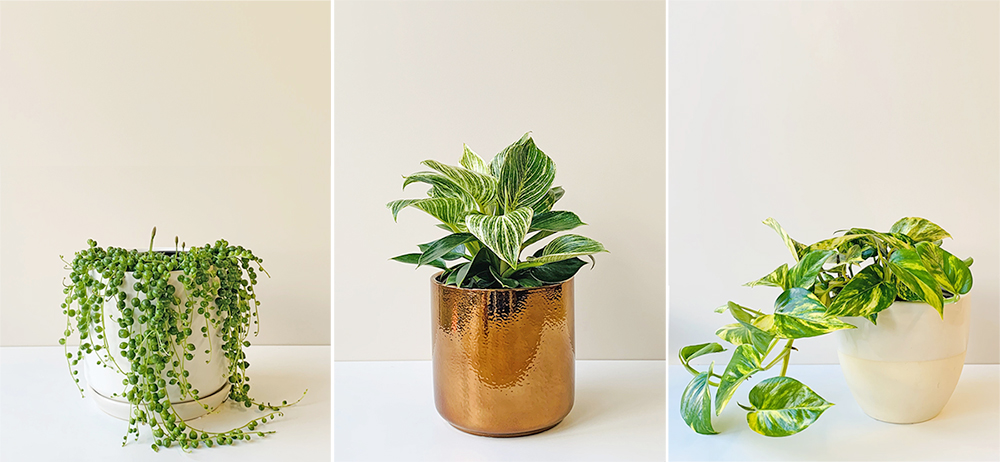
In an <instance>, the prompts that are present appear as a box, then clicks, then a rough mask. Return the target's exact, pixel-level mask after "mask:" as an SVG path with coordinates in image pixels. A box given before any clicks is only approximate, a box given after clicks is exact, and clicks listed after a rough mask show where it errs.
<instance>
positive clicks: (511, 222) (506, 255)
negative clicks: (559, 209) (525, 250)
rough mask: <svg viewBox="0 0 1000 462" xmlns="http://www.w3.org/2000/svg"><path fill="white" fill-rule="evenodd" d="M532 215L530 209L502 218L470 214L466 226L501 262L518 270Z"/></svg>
mask: <svg viewBox="0 0 1000 462" xmlns="http://www.w3.org/2000/svg"><path fill="white" fill-rule="evenodd" d="M532 214H533V212H532V211H531V208H530V207H521V208H519V209H517V210H514V211H512V212H510V213H507V214H505V215H500V216H492V215H483V214H481V213H470V214H469V215H467V216H466V217H465V225H466V226H467V227H468V228H469V232H470V233H472V235H473V236H476V238H477V239H479V241H480V242H482V243H483V244H486V246H487V247H489V248H490V250H492V251H493V253H495V254H497V256H498V257H500V259H501V260H503V261H505V262H507V264H508V265H510V266H511V267H512V268H516V267H517V259H518V254H520V253H521V242H523V241H524V236H525V235H526V234H528V227H529V226H531V216H532Z"/></svg>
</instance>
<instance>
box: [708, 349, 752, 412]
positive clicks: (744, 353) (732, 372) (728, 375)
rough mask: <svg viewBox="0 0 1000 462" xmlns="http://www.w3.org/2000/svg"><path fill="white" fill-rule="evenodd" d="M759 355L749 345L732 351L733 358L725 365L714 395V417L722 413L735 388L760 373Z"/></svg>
mask: <svg viewBox="0 0 1000 462" xmlns="http://www.w3.org/2000/svg"><path fill="white" fill-rule="evenodd" d="M760 370H761V369H760V355H759V354H758V353H757V350H755V349H754V347H753V346H751V345H740V346H738V347H736V351H733V357H732V358H731V359H730V360H729V364H728V365H726V371H725V372H723V373H722V379H720V380H719V391H718V394H716V395H715V415H719V414H721V413H722V410H723V409H725V407H726V403H728V402H729V400H730V398H732V397H733V393H736V388H737V387H739V386H740V384H741V383H743V381H744V380H746V379H748V378H749V377H750V374H753V373H755V372H757V371H760Z"/></svg>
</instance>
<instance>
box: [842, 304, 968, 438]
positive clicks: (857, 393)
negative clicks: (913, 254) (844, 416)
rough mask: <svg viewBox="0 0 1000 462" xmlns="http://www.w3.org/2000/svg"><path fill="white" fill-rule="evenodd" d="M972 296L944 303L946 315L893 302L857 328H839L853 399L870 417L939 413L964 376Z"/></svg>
mask: <svg viewBox="0 0 1000 462" xmlns="http://www.w3.org/2000/svg"><path fill="white" fill-rule="evenodd" d="M968 300H969V299H968V296H963V297H961V298H960V299H959V300H958V301H955V302H950V303H947V302H946V303H945V306H944V319H943V320H942V319H941V315H940V314H938V312H937V310H935V309H934V308H933V307H931V306H930V305H928V304H926V303H918V302H899V301H897V302H894V303H893V304H892V305H891V306H889V308H886V309H885V310H883V311H882V312H880V313H879V314H878V319H877V322H878V325H872V323H871V322H870V321H868V320H867V319H865V318H857V317H842V318H841V319H842V320H843V321H845V322H848V323H850V324H852V325H854V326H856V327H857V329H842V330H839V331H837V332H836V334H837V337H838V339H839V343H840V345H839V350H838V355H839V357H840V368H841V370H843V372H844V378H845V379H847V385H848V387H849V388H850V389H851V394H853V395H854V399H855V400H856V401H857V402H858V404H859V405H861V409H862V410H864V411H865V413H866V414H868V415H869V416H871V417H873V418H875V419H878V420H881V421H883V422H890V423H917V422H923V421H926V420H930V419H933V418H934V417H935V416H937V415H938V414H939V413H940V412H941V410H942V409H944V406H945V404H947V403H948V399H949V398H951V394H952V392H953V391H954V390H955V386H956V385H957V384H958V379H959V377H960V376H961V375H962V365H963V364H964V363H965V352H966V348H967V345H968V343H969V301H968Z"/></svg>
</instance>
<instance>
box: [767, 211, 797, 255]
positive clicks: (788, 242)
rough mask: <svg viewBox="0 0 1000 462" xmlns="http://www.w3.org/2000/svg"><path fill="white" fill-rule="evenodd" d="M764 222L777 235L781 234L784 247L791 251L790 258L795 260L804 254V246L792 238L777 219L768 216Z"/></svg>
mask: <svg viewBox="0 0 1000 462" xmlns="http://www.w3.org/2000/svg"><path fill="white" fill-rule="evenodd" d="M764 224H765V225H767V226H769V227H771V229H773V230H774V231H775V232H776V233H778V236H781V240H782V241H784V242H785V247H788V251H789V252H792V258H794V259H795V261H799V256H800V255H804V253H803V252H802V251H803V250H804V249H805V248H806V246H805V245H803V244H802V243H800V242H798V241H796V240H795V239H792V237H791V236H789V235H788V233H786V232H785V229H784V228H782V227H781V225H780V224H778V221H777V220H775V219H774V218H770V217H769V218H768V219H766V220H764Z"/></svg>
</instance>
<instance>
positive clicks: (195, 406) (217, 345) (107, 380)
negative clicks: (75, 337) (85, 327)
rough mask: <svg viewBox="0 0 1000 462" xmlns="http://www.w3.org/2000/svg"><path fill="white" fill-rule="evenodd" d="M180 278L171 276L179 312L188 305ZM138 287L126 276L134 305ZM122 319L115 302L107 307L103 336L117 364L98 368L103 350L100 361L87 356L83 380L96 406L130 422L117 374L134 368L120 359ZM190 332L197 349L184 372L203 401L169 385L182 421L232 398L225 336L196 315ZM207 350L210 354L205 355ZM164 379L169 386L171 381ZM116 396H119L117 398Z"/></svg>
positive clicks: (125, 281)
mask: <svg viewBox="0 0 1000 462" xmlns="http://www.w3.org/2000/svg"><path fill="white" fill-rule="evenodd" d="M181 274H183V273H182V272H181V271H173V272H171V273H170V284H172V285H173V286H174V287H176V288H177V292H176V294H177V296H178V297H179V298H180V299H181V304H180V309H183V307H184V302H185V301H187V294H186V293H185V291H184V290H183V287H184V285H183V284H182V283H181V282H180V281H178V280H177V276H180V275H181ZM135 283H136V280H135V278H133V277H132V273H130V272H126V273H125V280H124V283H123V287H122V288H121V290H123V291H124V292H125V294H126V296H127V297H128V298H127V299H126V301H127V302H128V303H131V300H132V299H133V298H135V297H136V296H137V294H136V292H135V290H133V289H132V286H133V285H134V284H135ZM139 298H140V299H142V298H145V297H144V296H140V297H139ZM210 307H213V308H214V305H210ZM176 308H177V307H175V309H176ZM138 315H139V313H138V310H136V313H135V317H138ZM120 317H121V312H120V311H119V310H118V307H117V306H116V305H115V301H114V300H112V301H109V302H107V303H105V305H104V324H105V326H108V327H107V329H105V331H104V334H105V335H106V336H107V341H108V346H109V347H110V350H111V356H112V358H113V360H114V361H113V362H114V364H108V365H104V364H98V362H99V361H100V362H101V363H104V360H103V358H104V357H105V355H104V354H103V353H104V350H102V351H101V353H102V354H101V355H100V357H98V355H97V354H95V353H90V354H87V355H85V358H84V364H85V366H84V376H85V377H86V381H87V386H88V387H89V388H90V390H89V391H90V393H89V395H90V396H91V397H92V398H93V400H94V402H95V403H97V406H98V407H99V408H100V409H101V410H102V411H104V412H106V413H108V414H110V415H111V416H113V417H117V418H119V419H122V420H128V419H129V417H130V415H129V412H130V404H129V402H128V400H127V399H126V398H125V397H123V396H120V395H121V394H122V392H123V391H124V389H125V386H124V385H123V384H122V379H124V378H125V377H124V376H123V375H122V374H121V373H120V372H118V368H121V369H122V370H125V371H128V370H129V369H130V368H131V364H130V362H129V360H128V359H126V358H125V357H123V356H122V355H121V350H120V348H119V344H120V343H121V342H122V339H121V338H120V337H119V336H118V330H119V327H118V322H117V320H118V319H119V318H120ZM206 324H207V325H208V334H209V336H210V337H211V342H209V339H208V338H206V337H203V336H202V334H201V328H202V327H203V326H205V325H206ZM136 326H138V324H136V325H134V326H133V329H138V330H139V331H141V330H142V328H141V327H136ZM191 330H192V332H193V333H192V334H191V336H190V337H189V341H190V342H191V343H193V344H194V345H195V349H194V351H191V352H190V353H191V354H192V355H194V359H192V360H191V361H185V363H184V368H185V369H186V370H188V372H189V373H190V375H189V376H188V378H187V379H188V382H189V383H190V384H191V385H192V387H193V388H194V389H196V390H198V392H199V394H200V397H201V398H200V399H199V400H198V401H199V402H196V401H194V400H192V399H191V398H183V397H182V396H181V392H180V389H179V388H178V387H177V386H176V385H169V384H168V385H167V396H168V397H169V398H170V401H171V403H172V404H173V406H174V409H175V410H176V411H177V413H178V415H179V417H180V418H181V419H183V420H190V419H194V418H197V417H201V416H202V415H205V414H206V413H208V412H209V410H210V409H212V408H215V407H216V406H218V405H219V404H221V403H222V402H223V401H225V400H226V398H227V397H228V396H229V380H228V378H229V375H228V374H229V373H228V369H229V368H228V361H227V360H226V358H225V356H224V355H223V352H222V348H221V346H222V336H221V334H220V332H219V330H218V329H217V328H216V327H215V326H213V325H212V324H211V323H209V322H208V321H207V320H206V319H205V317H204V316H201V315H198V314H197V313H195V315H194V320H193V323H192V325H191ZM210 343H211V344H210ZM206 350H208V351H209V352H210V353H208V354H206V353H205V351H206ZM115 365H117V367H115ZM163 377H164V379H165V380H167V381H168V382H169V380H170V378H169V377H166V376H163ZM115 394H118V395H119V396H114V395H115ZM203 405H204V406H208V407H209V409H205V408H204V406H203Z"/></svg>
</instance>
